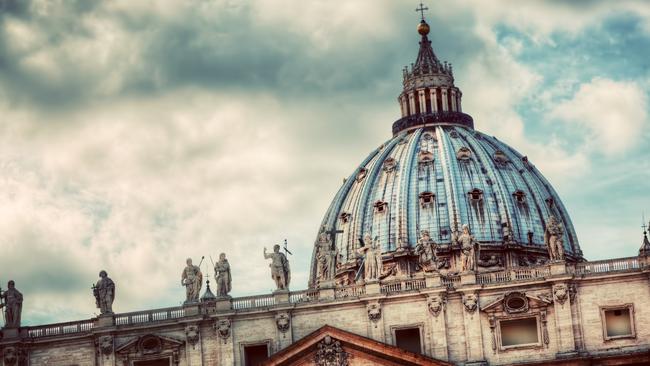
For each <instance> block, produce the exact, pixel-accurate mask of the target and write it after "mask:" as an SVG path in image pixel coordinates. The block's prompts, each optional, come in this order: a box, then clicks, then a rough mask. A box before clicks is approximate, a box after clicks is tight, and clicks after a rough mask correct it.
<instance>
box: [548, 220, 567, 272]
mask: <svg viewBox="0 0 650 366" xmlns="http://www.w3.org/2000/svg"><path fill="white" fill-rule="evenodd" d="M563 235H564V228H563V227H562V224H561V223H559V222H558V221H557V219H556V218H555V216H553V215H551V216H550V217H549V218H548V223H547V224H546V230H545V231H544V244H546V247H547V248H548V255H549V257H550V258H551V260H552V261H561V260H564V239H563Z"/></svg>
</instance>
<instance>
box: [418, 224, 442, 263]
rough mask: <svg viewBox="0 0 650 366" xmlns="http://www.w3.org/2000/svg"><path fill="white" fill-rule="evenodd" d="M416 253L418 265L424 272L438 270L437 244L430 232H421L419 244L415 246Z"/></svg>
mask: <svg viewBox="0 0 650 366" xmlns="http://www.w3.org/2000/svg"><path fill="white" fill-rule="evenodd" d="M415 253H416V254H417V255H418V264H419V265H420V268H422V270H423V271H427V272H430V271H433V270H437V269H438V253H437V248H436V243H435V242H434V241H433V240H432V239H431V236H430V235H429V231H428V230H422V231H421V232H420V238H419V239H418V244H417V245H416V246H415Z"/></svg>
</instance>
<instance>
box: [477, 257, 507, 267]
mask: <svg viewBox="0 0 650 366" xmlns="http://www.w3.org/2000/svg"><path fill="white" fill-rule="evenodd" d="M477 264H478V266H479V267H503V258H502V257H501V256H497V255H490V256H487V255H486V256H481V258H480V259H479V260H478V261H477Z"/></svg>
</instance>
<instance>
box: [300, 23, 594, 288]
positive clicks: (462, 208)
mask: <svg viewBox="0 0 650 366" xmlns="http://www.w3.org/2000/svg"><path fill="white" fill-rule="evenodd" d="M430 43H431V42H430V41H429V40H428V39H427V37H426V34H423V35H422V40H421V42H420V52H419V54H418V59H417V62H416V64H415V65H414V66H413V67H412V68H411V71H409V70H405V73H404V78H405V82H404V90H403V91H402V93H401V94H400V97H399V98H398V100H399V102H400V106H401V107H402V118H401V119H399V120H398V121H396V122H395V123H394V124H393V138H391V139H390V140H389V141H387V142H386V143H384V144H383V145H381V146H380V147H379V148H378V149H376V150H375V151H373V152H372V153H371V154H370V155H369V156H368V157H367V158H366V159H365V160H364V161H363V162H362V163H361V164H360V165H359V166H358V167H357V168H356V169H355V170H354V172H353V173H352V174H351V175H350V177H349V178H348V179H347V180H346V181H345V183H344V184H343V186H342V187H341V188H340V190H339V191H338V193H337V194H336V196H335V197H334V200H333V201H332V203H331V205H330V207H329V209H328V210H327V213H326V214H325V218H324V219H323V222H322V224H321V229H320V231H319V236H318V238H317V241H316V246H315V248H314V255H313V259H312V267H311V276H310V285H311V286H316V285H318V282H319V278H320V280H321V281H322V280H323V278H322V277H323V276H322V274H321V273H320V272H323V271H325V272H328V274H327V276H326V277H328V278H330V279H331V280H335V281H336V282H338V283H350V282H353V281H355V280H357V279H358V278H359V273H360V272H359V271H360V268H361V266H362V259H361V256H362V252H363V250H364V249H367V248H364V247H368V246H369V245H370V243H365V241H368V240H365V241H364V238H373V242H374V243H378V244H379V245H380V246H381V252H382V253H383V255H382V261H381V263H382V265H383V268H382V269H380V271H381V272H382V278H385V277H386V276H400V275H407V276H410V275H413V274H415V273H417V272H422V271H424V270H425V269H428V270H431V268H423V267H422V266H418V264H417V255H418V254H417V253H416V251H415V248H416V246H417V244H418V240H419V238H420V237H421V236H422V235H423V234H424V235H426V233H428V237H427V239H426V240H427V241H430V240H432V241H433V242H434V243H435V247H436V251H437V256H438V259H439V263H436V267H438V266H439V268H436V269H435V270H438V269H440V271H441V272H443V271H451V272H453V271H455V272H458V271H459V260H460V259H459V258H460V247H459V245H458V243H457V242H455V241H454V240H453V238H455V237H456V236H457V234H458V233H459V232H460V231H461V230H462V227H463V226H464V225H468V227H469V229H470V231H471V235H473V236H474V238H475V240H476V242H478V243H479V247H478V253H479V254H478V255H477V258H476V259H477V270H478V271H486V270H491V269H493V268H504V267H514V266H521V265H532V264H538V263H542V262H545V261H547V260H548V259H549V255H548V251H547V248H546V245H545V230H546V227H547V222H548V221H549V219H550V218H551V217H552V216H553V217H555V218H556V219H557V220H558V222H559V223H560V224H561V227H562V228H563V229H561V230H563V244H564V248H565V253H566V259H567V260H571V261H573V260H578V259H580V258H581V257H582V253H581V251H580V247H579V246H578V240H577V238H576V234H575V231H574V229H573V225H572V223H571V220H570V218H569V215H568V213H567V211H566V209H565V208H564V206H563V205H562V202H561V201H560V198H559V197H558V195H557V193H556V192H555V191H554V190H553V188H552V187H551V185H550V184H549V183H548V181H547V180H546V179H545V178H544V177H543V176H542V174H541V173H540V172H539V171H538V170H537V169H536V168H535V167H534V166H533V165H532V164H531V163H530V162H529V161H528V159H527V158H526V157H525V156H522V155H521V154H519V153H518V152H517V151H515V150H514V149H512V148H511V147H509V146H508V145H506V144H504V143H503V142H501V141H499V140H498V139H496V138H495V137H491V136H487V135H485V134H483V133H480V132H477V131H475V130H474V129H473V126H474V123H473V119H472V118H471V117H470V116H469V115H467V114H465V113H462V112H461V111H460V95H461V92H460V90H459V89H458V88H457V87H455V86H454V84H453V77H452V76H451V71H450V70H451V67H450V66H449V67H448V66H442V67H432V66H430V65H438V66H439V65H441V63H440V61H438V59H437V58H435V55H434V53H433V51H432V49H431V47H430ZM422 65H429V66H427V67H422ZM445 65H446V64H445ZM429 238H430V239H429ZM323 248H324V249H323ZM361 248H364V249H361ZM322 253H326V255H322ZM331 253H336V255H335V256H334V255H332V254H331ZM328 256H329V257H330V258H332V257H336V260H335V262H336V263H335V266H333V265H331V264H328V266H329V269H324V268H325V267H324V264H323V263H331V262H332V260H328V259H324V258H328ZM319 264H320V265H319Z"/></svg>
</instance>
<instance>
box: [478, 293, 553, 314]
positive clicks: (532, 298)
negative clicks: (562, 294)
mask: <svg viewBox="0 0 650 366" xmlns="http://www.w3.org/2000/svg"><path fill="white" fill-rule="evenodd" d="M552 303H553V300H551V297H550V295H546V294H527V293H524V292H518V291H512V292H506V293H505V294H502V295H499V296H497V297H496V298H492V299H488V300H487V301H486V302H485V304H482V305H481V310H482V311H484V312H486V313H499V312H502V313H511V314H512V313H523V312H527V311H528V310H530V309H539V308H545V307H547V306H548V305H550V304H552Z"/></svg>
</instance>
